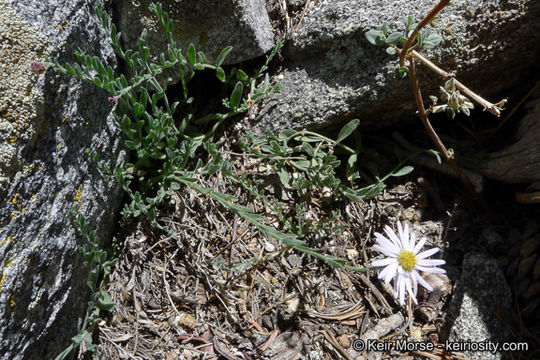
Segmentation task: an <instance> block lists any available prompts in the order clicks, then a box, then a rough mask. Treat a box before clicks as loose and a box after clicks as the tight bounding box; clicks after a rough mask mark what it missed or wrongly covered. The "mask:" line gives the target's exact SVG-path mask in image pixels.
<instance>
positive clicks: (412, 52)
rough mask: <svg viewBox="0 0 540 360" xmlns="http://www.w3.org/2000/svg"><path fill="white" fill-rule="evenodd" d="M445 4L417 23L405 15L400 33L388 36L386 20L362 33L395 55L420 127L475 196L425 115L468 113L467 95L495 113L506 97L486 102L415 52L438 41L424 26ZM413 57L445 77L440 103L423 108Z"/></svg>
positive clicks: (430, 46) (450, 150)
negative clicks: (407, 81) (408, 83)
mask: <svg viewBox="0 0 540 360" xmlns="http://www.w3.org/2000/svg"><path fill="white" fill-rule="evenodd" d="M449 3H450V0H440V1H439V2H438V3H437V5H435V6H434V7H433V9H432V10H431V11H430V12H429V13H428V14H427V15H426V17H425V18H424V19H422V20H421V21H420V22H419V23H415V22H414V18H413V17H412V16H407V17H405V18H404V19H403V22H404V26H405V31H404V32H399V31H398V32H393V33H391V34H389V35H388V27H387V25H386V23H384V24H383V26H382V27H381V28H380V29H377V30H375V29H374V30H369V31H367V32H366V34H365V36H366V39H367V40H368V41H369V42H370V43H371V44H373V45H376V46H386V47H387V48H386V52H387V53H388V54H391V55H393V54H398V55H399V73H400V74H401V75H402V76H406V75H407V74H408V75H409V79H410V82H411V86H412V89H413V93H414V96H415V100H416V105H417V107H418V116H419V117H420V119H421V120H422V123H423V124H424V127H425V128H426V130H427V132H428V134H429V135H430V137H431V138H432V140H433V142H434V143H435V144H436V146H437V148H438V150H439V151H440V152H441V153H442V155H443V157H444V158H445V160H446V161H448V163H449V164H450V165H451V166H452V168H453V170H454V172H455V173H456V175H457V176H458V177H459V178H460V179H461V181H462V182H463V183H464V184H465V186H466V187H467V188H468V189H469V191H470V192H471V194H472V195H473V196H476V193H475V191H474V189H473V186H472V184H471V182H470V180H469V179H468V178H467V176H466V175H465V174H464V173H463V172H462V171H461V169H460V168H459V166H458V165H457V164H456V163H455V161H454V151H453V150H452V149H447V148H446V146H445V145H444V144H443V142H442V141H441V139H440V138H439V136H438V135H437V133H436V131H435V130H434V129H433V127H432V126H431V123H430V121H429V115H430V114H431V113H436V112H441V111H446V113H447V114H448V116H449V117H451V118H453V117H454V116H455V114H456V113H457V112H462V113H464V114H465V115H470V109H472V108H473V107H474V106H473V104H472V102H471V101H470V100H469V98H468V97H470V98H471V99H473V100H474V101H476V102H478V103H479V104H480V105H481V106H482V107H483V108H484V109H486V110H488V111H489V112H491V113H492V114H494V115H495V116H499V115H500V111H501V110H502V107H503V106H504V104H505V102H506V100H502V101H500V102H498V103H496V104H492V103H490V102H489V101H487V100H485V99H483V98H482V97H480V96H479V95H478V94H476V93H475V92H473V91H472V90H470V89H468V88H467V87H466V86H465V85H463V84H462V83H460V82H459V81H458V80H456V79H455V78H454V76H453V75H451V74H449V73H448V72H446V71H444V70H442V69H440V68H439V67H437V66H436V65H435V64H433V63H432V62H431V61H429V60H428V59H427V58H425V57H424V56H423V55H421V54H420V53H419V51H420V50H422V49H433V48H435V47H437V46H438V45H439V44H440V43H441V41H442V37H441V35H440V34H439V33H438V32H437V31H436V30H433V29H430V28H427V26H428V25H429V24H431V23H432V21H433V20H434V19H435V17H436V16H437V14H439V12H441V11H442V10H443V9H444V8H445V7H446V6H447V5H448V4H449ZM416 60H420V61H421V62H422V63H423V64H424V65H426V66H427V67H428V68H429V69H430V70H432V71H434V72H435V73H436V74H438V75H440V76H441V77H443V79H445V81H446V82H445V84H444V86H441V87H440V89H441V98H440V99H441V100H443V101H444V102H445V103H444V104H440V105H438V104H437V102H438V100H439V99H438V98H437V97H436V96H430V99H431V100H432V102H433V103H432V104H431V105H430V106H429V108H428V109H427V110H426V108H425V105H424V103H423V100H422V93H421V91H420V87H419V85H418V77H417V74H416V66H415V61H416ZM467 96H468V97H467Z"/></svg>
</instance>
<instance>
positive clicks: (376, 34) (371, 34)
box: [365, 30, 386, 46]
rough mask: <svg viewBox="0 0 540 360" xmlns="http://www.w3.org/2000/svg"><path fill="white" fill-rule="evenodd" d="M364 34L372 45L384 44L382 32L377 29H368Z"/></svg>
mask: <svg viewBox="0 0 540 360" xmlns="http://www.w3.org/2000/svg"><path fill="white" fill-rule="evenodd" d="M365 36H366V39H367V40H368V41H369V42H370V43H371V44H372V45H376V46H379V45H382V44H384V41H385V40H386V39H385V37H384V34H383V33H382V32H381V31H379V30H369V31H368V32H366V33H365Z"/></svg>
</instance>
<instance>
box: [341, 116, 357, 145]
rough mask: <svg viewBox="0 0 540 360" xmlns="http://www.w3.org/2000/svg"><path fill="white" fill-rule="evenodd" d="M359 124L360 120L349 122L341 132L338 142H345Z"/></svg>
mask: <svg viewBox="0 0 540 360" xmlns="http://www.w3.org/2000/svg"><path fill="white" fill-rule="evenodd" d="M359 124H360V120H358V119H354V120H351V121H349V122H348V123H347V125H345V126H344V127H343V129H341V131H340V132H339V135H338V137H337V140H336V141H337V142H338V143H340V142H342V141H343V140H345V139H346V138H347V137H348V136H349V135H351V133H352V132H353V131H354V130H355V129H356V128H357V127H358V125H359Z"/></svg>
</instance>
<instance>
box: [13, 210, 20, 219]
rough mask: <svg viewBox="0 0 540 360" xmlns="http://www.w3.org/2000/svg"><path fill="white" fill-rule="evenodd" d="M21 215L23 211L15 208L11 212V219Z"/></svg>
mask: <svg viewBox="0 0 540 360" xmlns="http://www.w3.org/2000/svg"><path fill="white" fill-rule="evenodd" d="M19 215H21V212H20V211H19V210H14V211H13V212H12V213H11V221H13V220H15V219H16V218H17V216H19Z"/></svg>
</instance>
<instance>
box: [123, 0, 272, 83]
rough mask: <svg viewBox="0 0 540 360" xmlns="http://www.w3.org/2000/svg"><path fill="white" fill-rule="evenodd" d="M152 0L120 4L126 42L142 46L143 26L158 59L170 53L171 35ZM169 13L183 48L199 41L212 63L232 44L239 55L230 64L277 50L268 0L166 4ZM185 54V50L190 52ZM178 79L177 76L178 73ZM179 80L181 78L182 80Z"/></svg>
mask: <svg viewBox="0 0 540 360" xmlns="http://www.w3.org/2000/svg"><path fill="white" fill-rule="evenodd" d="M151 2H153V1H152V0H141V1H136V2H135V1H131V0H120V1H115V7H116V13H115V14H116V15H117V17H118V24H119V30H120V31H121V32H122V40H123V41H124V44H125V45H126V47H128V48H137V47H138V41H139V36H140V34H141V32H142V30H143V28H145V27H146V28H148V30H149V31H148V40H147V41H148V43H150V44H152V51H154V50H155V52H154V55H156V54H159V53H160V52H165V53H166V50H167V42H168V37H167V35H166V33H165V32H164V30H163V28H162V26H161V25H160V24H159V23H158V21H157V19H156V18H155V15H154V14H153V13H151V12H150V11H149V10H148V5H149V4H150V3H151ZM162 4H163V10H164V11H166V12H167V13H168V14H169V17H170V18H171V19H173V20H174V25H173V33H174V38H175V40H176V42H177V46H178V48H179V49H183V50H184V49H187V48H188V46H189V44H191V43H193V44H194V45H195V48H196V49H197V51H203V52H204V54H205V55H206V57H207V58H208V60H209V62H210V63H212V62H213V61H215V59H216V58H217V55H219V53H220V52H221V50H222V49H223V48H225V47H226V46H229V45H232V46H233V51H232V52H231V53H230V54H229V56H228V57H227V59H226V61H225V64H235V63H239V62H242V61H245V60H249V59H253V58H255V57H258V56H260V55H263V54H264V53H266V52H267V51H269V50H270V49H272V47H273V46H274V34H273V31H272V26H271V25H270V20H269V18H268V13H267V11H266V5H265V1H264V0H239V1H238V0H227V1H222V0H221V1H219V0H210V1H191V0H180V1H178V0H177V1H162ZM184 53H185V51H184ZM171 76H173V80H174V76H175V75H174V74H172V75H171ZM177 80H178V79H177Z"/></svg>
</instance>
